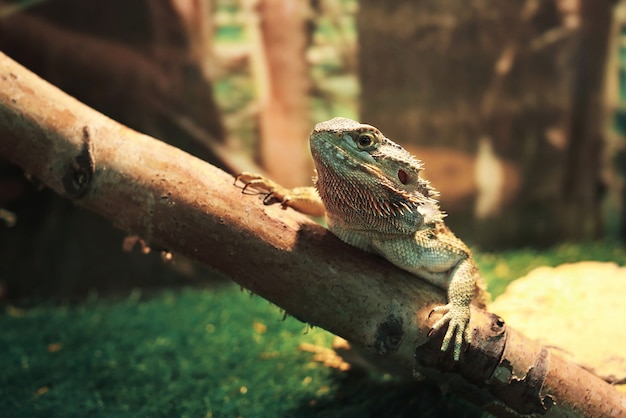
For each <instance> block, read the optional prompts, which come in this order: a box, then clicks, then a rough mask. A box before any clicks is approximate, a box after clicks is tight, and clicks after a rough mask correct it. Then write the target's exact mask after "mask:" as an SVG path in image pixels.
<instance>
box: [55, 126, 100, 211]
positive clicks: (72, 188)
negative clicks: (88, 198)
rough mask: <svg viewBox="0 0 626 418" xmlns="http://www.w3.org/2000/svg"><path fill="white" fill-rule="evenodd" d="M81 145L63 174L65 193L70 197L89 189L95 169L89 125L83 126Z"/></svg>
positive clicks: (74, 197) (75, 196) (83, 193)
mask: <svg viewBox="0 0 626 418" xmlns="http://www.w3.org/2000/svg"><path fill="white" fill-rule="evenodd" d="M82 133H83V145H82V148H81V151H80V153H79V154H78V155H77V156H76V158H74V159H73V160H72V161H70V163H69V164H68V166H67V171H66V172H65V175H63V186H64V187H65V194H66V195H67V197H70V198H72V199H78V198H80V197H82V196H83V195H85V193H87V192H88V191H89V187H90V186H91V180H92V178H93V175H94V173H95V171H96V163H95V161H94V156H93V150H92V143H91V139H90V137H89V127H88V126H83V129H82Z"/></svg>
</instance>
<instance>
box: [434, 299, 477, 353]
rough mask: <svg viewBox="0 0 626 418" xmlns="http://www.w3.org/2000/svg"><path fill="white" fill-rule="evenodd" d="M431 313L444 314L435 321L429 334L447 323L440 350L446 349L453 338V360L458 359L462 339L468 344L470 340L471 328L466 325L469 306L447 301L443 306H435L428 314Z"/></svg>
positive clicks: (468, 317) (468, 316)
mask: <svg viewBox="0 0 626 418" xmlns="http://www.w3.org/2000/svg"><path fill="white" fill-rule="evenodd" d="M433 313H443V314H444V315H443V316H442V317H441V318H440V319H439V320H438V321H437V322H435V324H434V325H433V327H432V328H431V330H430V332H429V335H430V334H431V333H433V332H434V331H437V330H439V329H441V328H442V327H444V326H445V325H446V324H448V330H447V331H446V335H445V336H444V337H443V343H442V344H441V351H446V350H447V349H448V347H449V345H450V342H451V341H452V339H453V338H454V361H459V359H460V358H461V348H462V346H463V341H464V340H465V341H466V342H467V343H468V344H469V343H471V342H472V335H471V330H470V328H469V326H468V324H469V319H470V310H469V306H463V305H455V304H452V303H448V304H447V305H445V306H437V307H436V308H435V309H433V310H432V312H431V313H430V314H431V315H432V314H433Z"/></svg>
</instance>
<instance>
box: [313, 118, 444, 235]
mask: <svg viewBox="0 0 626 418" xmlns="http://www.w3.org/2000/svg"><path fill="white" fill-rule="evenodd" d="M310 145H311V154H312V155H313V159H314V161H315V166H316V169H317V174H318V178H317V181H316V184H317V188H318V191H319V192H320V196H321V197H322V200H324V204H325V205H326V207H327V211H330V212H333V211H335V210H336V211H341V210H346V209H348V210H349V211H350V212H352V213H354V212H362V213H371V214H372V215H376V216H378V217H397V215H402V216H403V217H405V218H406V217H407V216H409V217H410V215H411V214H413V215H414V217H415V219H414V221H415V222H417V223H420V224H423V223H431V222H434V221H438V220H441V218H442V216H443V215H442V213H441V212H440V211H439V206H438V203H437V201H436V200H435V197H436V196H438V193H437V191H436V190H435V189H433V188H432V187H431V186H430V184H429V183H428V181H426V180H424V179H423V178H421V177H420V176H419V173H420V171H421V170H422V168H423V164H422V162H421V161H419V160H417V159H416V158H414V157H413V156H412V155H411V154H410V153H409V152H408V151H406V150H405V149H404V148H402V147H401V146H400V145H398V144H396V143H395V142H393V141H391V140H390V139H388V138H387V137H385V136H384V135H383V134H382V132H381V131H379V130H378V129H376V128H375V127H373V126H371V125H367V124H362V123H359V122H357V121H354V120H351V119H346V118H334V119H331V120H328V121H325V122H321V123H318V124H317V125H315V128H314V129H313V132H312V133H311V138H310Z"/></svg>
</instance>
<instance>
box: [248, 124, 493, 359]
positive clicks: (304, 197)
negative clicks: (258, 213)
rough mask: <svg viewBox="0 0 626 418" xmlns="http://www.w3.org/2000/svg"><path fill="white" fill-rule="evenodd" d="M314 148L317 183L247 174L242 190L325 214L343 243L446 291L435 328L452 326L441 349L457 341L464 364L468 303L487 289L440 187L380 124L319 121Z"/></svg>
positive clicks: (480, 300)
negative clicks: (447, 220) (453, 227)
mask: <svg viewBox="0 0 626 418" xmlns="http://www.w3.org/2000/svg"><path fill="white" fill-rule="evenodd" d="M310 146H311V154H312V156H313V160H314V162H315V167H316V171H317V178H316V180H315V188H313V187H299V188H295V189H286V188H284V187H281V186H280V185H278V184H276V183H275V182H273V181H271V180H269V179H266V178H264V177H262V176H260V175H256V174H251V173H242V174H240V175H239V176H238V177H237V180H239V181H241V182H243V184H244V187H243V191H244V192H245V191H246V189H247V188H253V189H256V190H258V191H260V192H264V193H267V195H266V197H265V199H264V203H266V204H269V203H272V202H275V201H276V202H280V203H281V204H282V205H283V207H291V208H294V209H296V210H298V211H300V212H303V213H306V214H309V215H314V216H323V215H324V213H325V214H326V220H327V224H328V229H329V230H330V231H331V232H332V233H333V234H335V235H336V236H337V237H339V238H340V239H341V240H342V241H344V242H346V243H348V244H351V245H353V246H355V247H358V248H361V249H362V250H365V251H369V252H372V253H375V254H378V255H380V256H382V257H384V258H386V259H387V260H388V261H390V262H391V263H393V264H395V265H396V266H397V267H400V268H401V269H404V270H406V271H408V272H410V273H413V274H414V275H415V276H417V277H419V278H421V279H424V280H427V281H428V282H430V283H432V284H434V285H435V286H437V287H439V288H441V289H444V290H447V292H448V304H447V305H444V306H438V307H436V308H435V309H434V310H433V313H441V314H442V317H441V318H440V319H439V320H437V321H436V322H435V324H434V325H433V327H432V330H431V333H432V331H436V330H439V329H440V328H442V327H444V326H445V325H446V324H448V328H447V331H446V334H445V336H444V338H443V343H442V345H441V350H442V351H446V350H447V349H448V347H449V346H450V343H451V342H454V360H455V361H458V360H459V359H460V356H461V348H462V345H463V341H466V342H468V343H469V342H471V332H470V331H471V330H470V328H469V325H468V324H469V319H470V304H472V303H473V304H475V305H476V306H478V307H484V306H485V304H486V301H487V299H488V293H487V292H486V291H485V290H484V286H483V282H482V279H481V276H480V274H479V272H478V268H477V266H476V263H475V262H474V260H473V258H472V254H471V252H470V250H469V248H468V247H467V246H466V245H465V244H464V243H463V241H461V240H460V239H458V238H457V237H456V236H455V235H454V234H453V233H452V232H451V231H450V230H449V229H448V228H447V227H446V225H445V224H444V222H443V217H444V216H445V215H444V213H442V212H441V211H440V210H439V204H438V201H437V200H436V199H435V198H436V197H437V196H438V195H439V194H438V192H437V191H436V190H435V189H434V188H433V187H432V186H431V185H430V183H429V182H428V181H426V180H425V179H423V178H421V177H420V176H419V173H420V171H421V170H422V168H423V164H422V162H421V161H419V160H417V159H415V158H414V157H413V156H412V155H411V154H410V153H409V152H408V151H406V150H405V149H404V148H402V147H401V146H400V145H398V144H396V143H395V142H393V141H391V140H390V139H388V138H386V137H385V136H384V135H383V134H382V133H381V132H380V131H379V130H378V129H377V128H375V127H373V126H371V125H366V124H361V123H359V122H356V121H354V120H351V119H346V118H334V119H331V120H328V121H325V122H321V123H318V124H317V125H315V128H314V129H313V132H312V133H311V137H310ZM237 180H236V181H237Z"/></svg>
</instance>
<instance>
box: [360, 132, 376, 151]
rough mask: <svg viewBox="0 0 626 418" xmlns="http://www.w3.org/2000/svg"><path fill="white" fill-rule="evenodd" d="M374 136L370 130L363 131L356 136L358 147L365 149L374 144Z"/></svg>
mask: <svg viewBox="0 0 626 418" xmlns="http://www.w3.org/2000/svg"><path fill="white" fill-rule="evenodd" d="M374 142H375V137H374V134H372V133H370V132H363V133H361V134H359V136H358V137H357V138H356V143H357V145H358V146H359V148H360V149H362V150H365V149H368V148H370V147H371V146H372V145H374Z"/></svg>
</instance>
